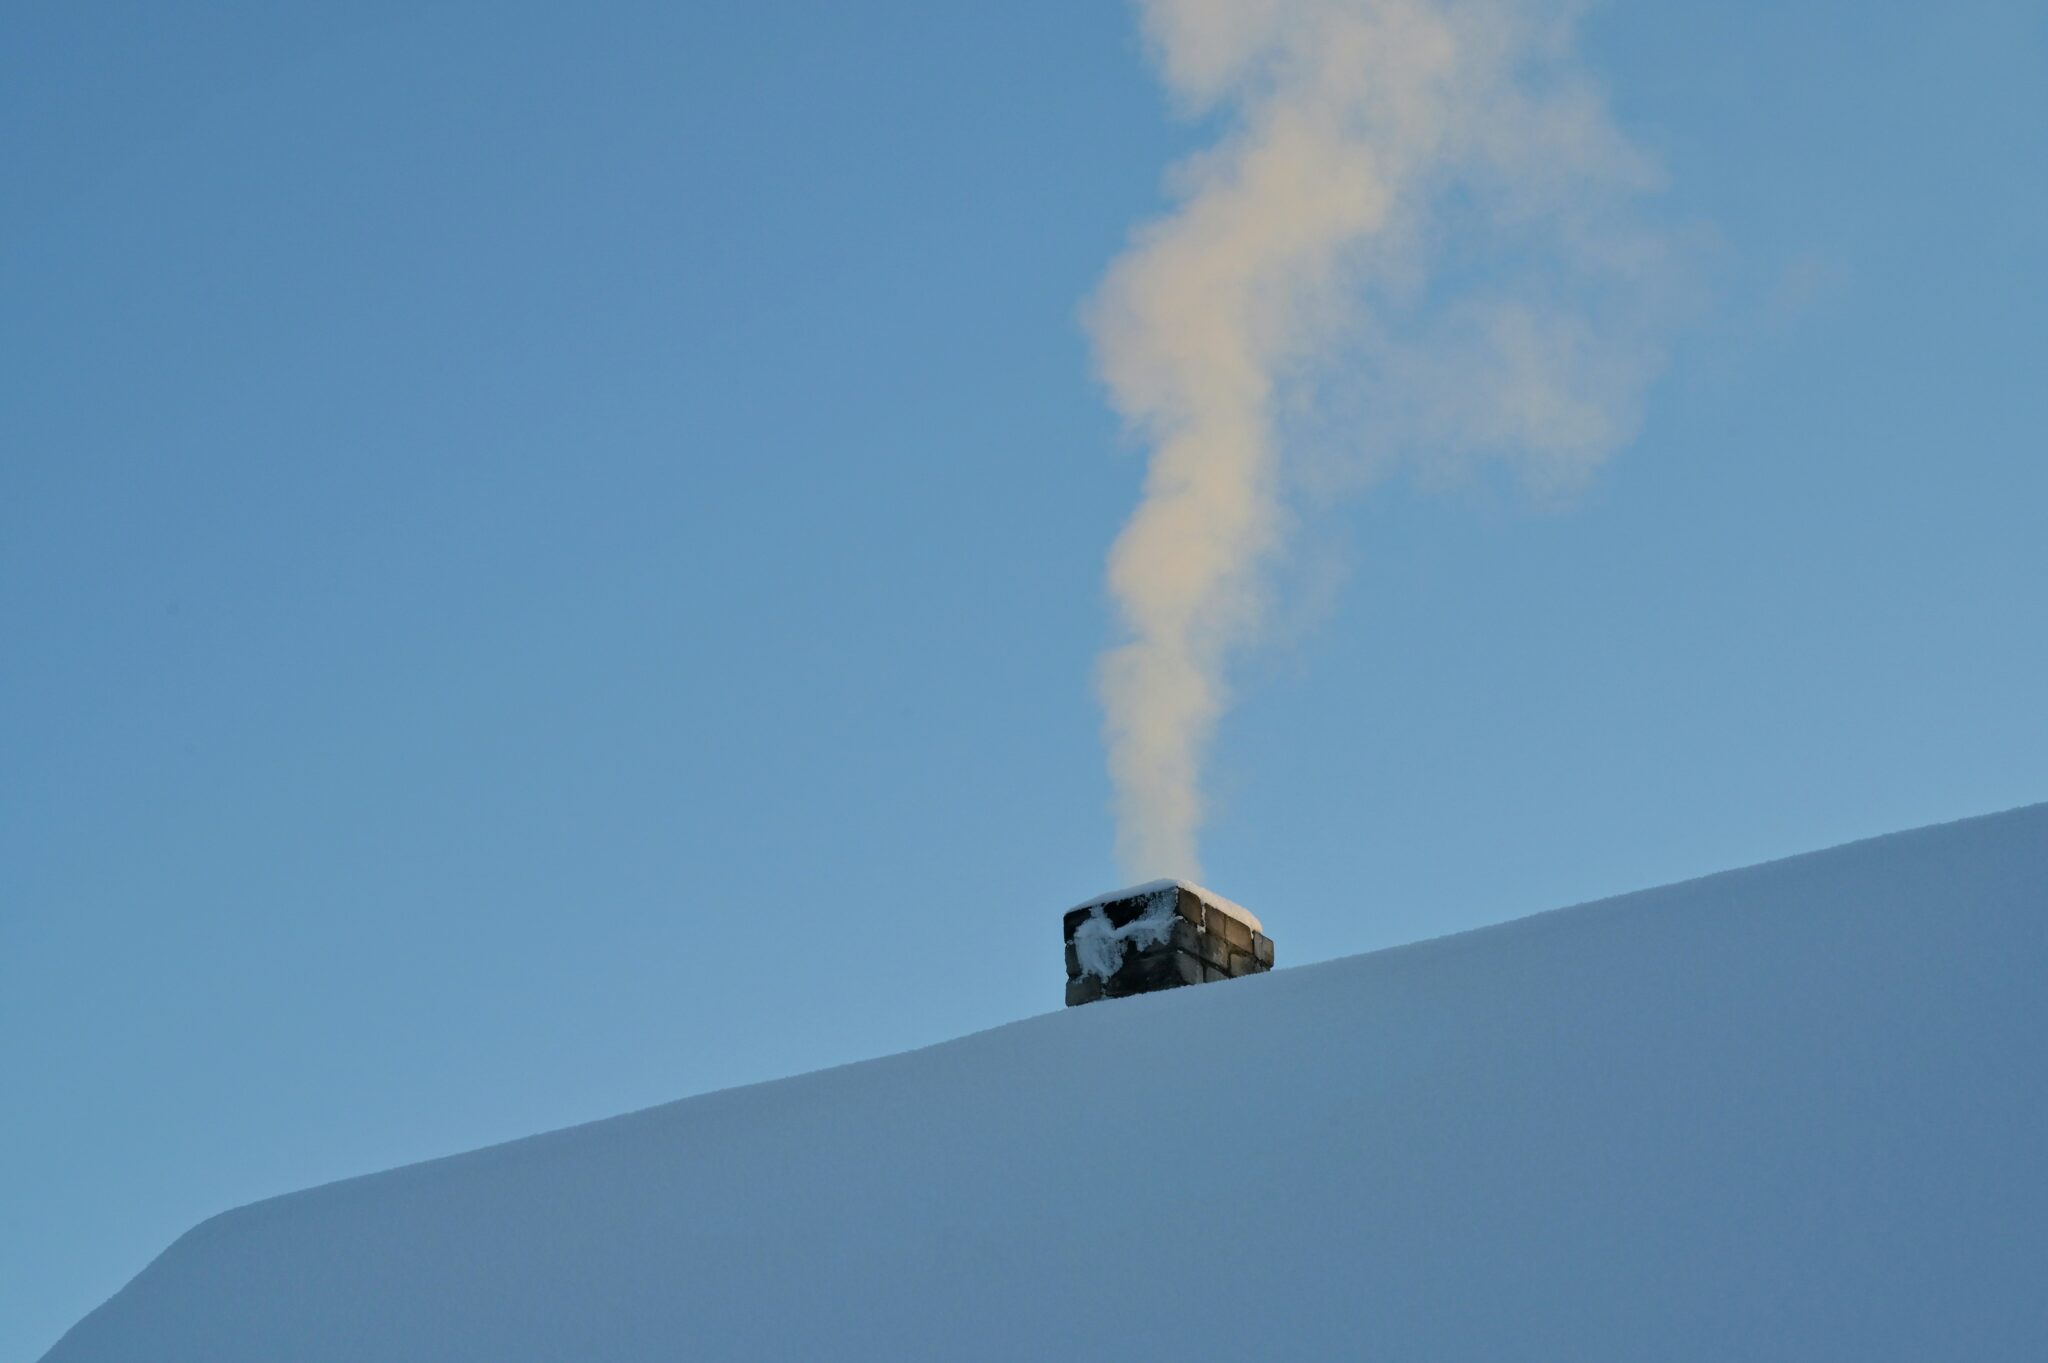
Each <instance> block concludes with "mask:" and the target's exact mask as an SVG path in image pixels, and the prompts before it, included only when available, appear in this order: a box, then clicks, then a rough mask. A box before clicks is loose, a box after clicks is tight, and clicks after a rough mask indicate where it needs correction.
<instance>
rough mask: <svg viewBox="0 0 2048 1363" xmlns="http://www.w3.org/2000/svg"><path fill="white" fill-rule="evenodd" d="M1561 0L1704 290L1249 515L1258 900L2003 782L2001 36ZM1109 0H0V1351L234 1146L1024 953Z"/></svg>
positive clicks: (1455, 886)
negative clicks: (1458, 440)
mask: <svg viewBox="0 0 2048 1363" xmlns="http://www.w3.org/2000/svg"><path fill="white" fill-rule="evenodd" d="M2044 25H2048V21H2044V16H2043V9H2042V7H2041V6H2040V5H2039V4H2038V3H2030V2H2024V0H1956V3H1949V4H1942V5H1927V4H1923V3H1903V2H1900V3H1892V2H1890V0H1886V3H1878V4H1870V3H1855V4H1851V3H1846V0H1843V2H1840V3H1836V2H1832V0H1830V2H1826V3H1823V2H1822V0H1769V3H1765V2H1764V0H1731V3H1726V4H1715V5H1694V4H1676V3H1662V2H1660V3H1632V2H1630V0H1613V3H1609V4H1605V5H1603V6H1600V7H1598V8H1597V9H1595V10H1594V11H1593V13H1592V14H1591V16H1590V17H1589V19H1588V20H1587V22H1586V24H1585V26H1584V30H1583V34H1582V44H1583V50H1584V53H1585V57H1586V60H1587V62H1588V63H1589V65H1590V66H1591V67H1592V69H1593V70H1594V72H1595V73H1596V74H1597V75H1598V77H1599V78H1600V80H1601V82H1602V83H1603V84H1604V85H1605V87H1606V89H1607V91H1608V93H1609V96H1610V99H1611V103H1612V109H1613V115H1614V118H1615V121H1616V122H1617V124H1618V125H1619V126H1620V127H1622V128H1623V130H1624V131H1626V132H1627V133H1628V134H1629V135H1630V136H1631V137H1633V138H1634V139H1635V140H1636V141H1637V142H1638V143H1639V144H1640V145H1641V146H1643V147H1645V148H1646V149H1648V150H1649V151H1650V152H1651V153H1652V154H1653V155H1654V156H1655V157H1656V158H1657V159H1658V161H1659V162H1660V163H1661V165H1662V167H1663V170H1664V174H1665V176H1666V179H1667V182H1668V189H1667V190H1666V192H1665V193H1664V194H1663V195H1662V198H1661V202H1660V205H1659V208H1658V211H1659V212H1660V213H1661V214H1663V215H1664V216H1665V218H1666V219H1667V220H1668V221H1670V222H1672V223H1675V224H1683V225H1684V230H1685V231H1686V233H1687V234H1688V239H1689V240H1692V241H1694V242H1695V243H1696V244H1697V253H1696V254H1697V276H1698V278H1697V283H1698V290H1697V292H1698V295H1699V301H1698V305H1697V307H1696V308H1695V309H1694V314H1693V315H1692V316H1691V317H1690V318H1689V319H1688V321H1687V322H1686V324H1685V326H1684V327H1683V328H1682V329H1680V330H1679V331H1677V332H1675V333H1674V339H1673V342H1672V344H1671V346H1670V349H1669V353H1668V357H1667V360H1666V363H1665V366H1664V369H1663V373H1662V377H1661V378H1660V379H1659V380H1658V381H1657V383H1656V384H1655V386H1654V387H1653V388H1652V389H1651V390H1650V392H1649V397H1648V407H1647V416H1646V420H1645V422H1644V425H1643V428H1642V431H1641V433H1640V435H1639V436H1638V437H1637V438H1636V439H1635V440H1634V441H1633V442H1632V443H1631V444H1630V445H1629V447H1628V448H1626V449H1624V450H1622V451H1621V452H1619V453H1618V454H1617V455H1616V456H1615V457H1614V458H1612V459H1611V460H1610V461H1609V462H1608V463H1607V464H1606V465H1605V466H1604V467H1603V468H1602V469H1601V471H1600V473H1599V475H1598V476H1597V478H1596V479H1595V480H1594V482H1593V483H1592V485H1591V486H1590V487H1589V488H1588V489H1587V490H1586V491H1585V492H1583V493H1582V494H1581V495H1579V496H1578V497H1576V498H1575V499H1573V500H1571V501H1570V502H1568V503H1566V504H1563V505H1549V504H1545V505H1540V506H1539V505H1532V504H1531V503H1530V501H1529V499H1527V498H1526V497H1524V496H1522V495H1520V494H1519V493H1518V492H1517V491H1516V490H1515V488H1514V487H1513V486H1512V485H1511V484H1508V483H1505V482H1496V481H1493V480H1488V479H1484V478H1482V479H1478V480H1476V481H1473V482H1471V483H1468V484H1465V485H1462V486H1454V487H1451V488H1448V489H1427V490H1426V489H1421V488H1418V487H1415V486H1413V485H1412V484H1411V483H1407V482H1402V481H1395V482H1392V483H1389V484H1386V485H1383V486H1381V487H1379V488H1377V489H1375V490H1373V491H1372V492H1371V493H1370V494H1369V495H1364V496H1360V497H1357V498H1355V499H1352V500H1349V501H1346V502H1344V503H1342V504H1340V505H1337V506H1335V507H1331V508H1326V509H1323V510H1320V511H1319V512H1317V514H1316V515H1315V516H1314V517H1313V518H1312V519H1313V521H1314V523H1315V527H1316V534H1315V536H1314V537H1313V544H1312V545H1310V546H1309V547H1308V548H1306V549H1304V551H1303V554H1302V558H1301V562H1300V563H1299V565H1298V571H1296V572H1293V573H1292V574H1291V575H1290V577H1289V581H1290V582H1291V583H1292V584H1293V585H1294V586H1295V587H1296V588H1297V589H1298V590H1296V591H1295V593H1294V594H1293V595H1292V596H1291V597H1290V598H1289V602H1288V604H1287V606H1286V608H1285V609H1284V610H1282V611H1281V612H1280V614H1281V616H1282V619H1281V622H1280V624H1279V625H1278V626H1276V628H1275V630H1274V634H1273V637H1272V638H1271V639H1270V640H1269V641H1268V643H1267V645H1266V646H1265V647H1263V648H1262V649H1260V650H1259V651H1257V652H1256V653H1252V654H1247V655H1245V656H1244V657H1243V658H1242V659H1241V660H1240V662H1239V664H1238V665H1237V666H1236V667H1235V668H1234V669H1233V673H1232V676H1233V680H1234V683H1235V687H1236V691H1237V704H1236V708H1235V709H1234V710H1233V711H1232V713H1231V714H1230V715H1229V716H1228V717H1227V718H1226V720H1225V721H1224V724H1223V727H1222V729H1221V731H1220V733H1219V737H1218V740H1217V744H1216V747H1215V750H1214V753H1213V756H1212V760H1211V774H1210V779H1209V788H1210V792H1211V796H1212V799H1213V801H1214V809H1213V812H1212V815H1211V818H1210V821H1209V823H1208V826H1207V828H1206V830H1205V833H1204V853H1205V859H1206V865H1207V872H1208V879H1209V881H1210V883H1212V884H1213V885H1214V886H1215V887H1216V888H1217V889H1218V890H1219V891H1221V892H1223V893H1225V894H1228V895H1230V896H1231V897H1233V898H1235V899H1239V900H1241V901H1243V902H1244V903H1245V904H1247V905H1248V906H1250V907H1251V908H1252V909H1254V910H1255V911H1256V912H1258V913H1259V914H1260V915H1261V916H1262V917H1263V918H1264V919H1265V921H1266V924H1267V925H1268V927H1269V929H1270V930H1271V932H1272V934H1273V936H1274V937H1275V939H1276V940H1277V942H1278V944H1279V951H1280V955H1281V964H1282V965H1283V966H1285V965H1286V964H1289V963H1301V962H1305V961H1312V960H1319V959H1324V958H1328V957H1332V956H1339V955H1345V954H1349V953H1353V952H1359V951H1366V950H1370V949H1373V948H1375V947H1380V946H1385V945H1389V944H1393V943H1399V942H1404V941H1408V940H1412V939H1415V938H1418V937H1423V936H1429V935H1434V934H1438V933H1443V932H1449V931H1454V930H1457V929H1460V928H1465V927H1470V926H1473V925H1476V924H1480V923H1484V922H1490V921H1495V920H1498V919H1503V918H1508V917H1513V916H1517V915H1520V914H1524V913H1527V912H1532V911H1535V910H1539V909H1543V908H1546V907H1551V906H1555V905H1558V904H1562V903H1568V902H1573V901H1578V900H1583V899H1587V898H1591V897H1595V896H1598V895H1602V894H1606V893H1610V892H1616V891H1621V890H1627V889H1631V888H1637V887H1641V886H1645V885H1650V884H1655V883H1659V882H1664V881H1670V880H1674V879H1679V878H1683V877H1687V876H1691V875H1695V874H1700V873H1704V872H1708V871H1712V870H1716V869H1720V868H1723V867H1727V866H1731V865H1737V864H1742V863H1747V862H1752V861H1757V860H1762V859H1765V858H1768V857H1772V856H1776V855H1780V854H1786V853H1791V852H1796V851H1800V850H1804V849H1808V848H1812V847H1816V846H1822V845H1826V844H1830V843H1835V842H1840V841H1843V840H1846V839H1849V838H1853V837H1858V836H1863V835H1867V834H1874V833H1879V832H1884V831H1888V830H1893V829H1898V828H1903V827H1908V826H1912V825H1916V824H1921V823H1928V822H1934V821H1939V820H1944V819H1949V818H1954V817H1959V816H1963V815H1967V814H1974V813H1981V812H1985V811H1990V810H1996V809H2001V808H2006V807H2010V806H2013V805H2018V804H2023V803H2028V802H2032V801H2036V800H2041V799H2043V798H2048V705H2044V703H2043V701H2042V697H2043V695H2044V694H2048V629H2044V624H2048V460H2044V457H2043V455H2044V437H2043V432H2044V429H2048V382H2044V381H2043V377H2042V376H2043V373H2044V372H2048V320H2044V318H2048V249H2044V244H2048V34H2044ZM1208 131H1209V130H1206V129H1204V128H1202V127H1199V126H1191V125H1189V124H1186V123H1184V122H1179V121H1176V120H1175V119H1174V117H1173V116H1172V115H1171V113H1170V112H1169V111H1168V109H1167V107H1166V104H1165V101H1164V100H1163V99H1162V98H1161V96H1160V93H1159V89H1158V86H1157V84H1156V81H1155V77H1154V74H1153V73H1152V72H1151V71H1150V70H1149V69H1148V67H1147V65H1146V62H1145V59H1144V53H1143V50H1142V48H1141V46H1140V44H1139V42H1138V39H1137V36H1136V27H1135V24H1134V22H1133V19H1132V16H1131V14H1130V12H1129V11H1127V10H1125V9H1123V8H1120V7H1118V6H1116V5H1106V4H1102V3H1100V2H1099V0H1071V2H1069V0H1056V2H1054V3H1038V4H1030V5H948V4H926V5H909V4H901V3H871V4H863V5H839V4H822V3H810V4H798V3H793V2H792V0H697V2H696V3H692V4H689V5H681V6H677V5H655V4H630V3H629V4H609V5H579V6H569V7H563V6H542V5H530V4H491V5H483V4H460V3H443V4H433V5H419V4H405V5H395V4H394V5H385V4H370V3H365V4H356V5H348V6H338V7H327V8H326V10H325V11H324V12H316V10H315V8H314V7H300V6H276V5H267V4H265V5H259V4H246V3H222V4H215V5H206V6H166V5H143V4H128V5H101V6H92V7H82V6H75V5H60V4H56V3H49V2H47V0H30V2H29V3H25V4H16V5H13V6H10V7H9V8H8V11H7V13H6V16H5V18H4V19H0V168H4V171H5V177H6V186H7V188H6V191H5V194H4V196H0V320H4V326H0V1360H7V1361H9V1363H12V1360H27V1359H32V1358H34V1357H36V1356H37V1355H38V1354H39V1353H40V1352H41V1351H42V1349H44V1348H46V1347H47V1346H48V1345H49V1344H50V1343H51V1342H52V1341H54V1339H55V1338H56V1336H57V1335H58V1334H59V1333H60V1332H61V1331H62V1330H63V1329H64V1328H65V1327H67V1326H68V1325H69V1324H70V1323H71V1322H72V1321H73V1320H75V1319H76V1318H77V1317H78V1316H79V1315H81V1314H82V1313H83V1312H85V1311H86V1310H88V1309H90V1308H91V1307H92V1306H94V1305H95V1304H97V1303H98V1302H99V1301H100V1300H102V1299H103V1298H105V1297H106V1296H107V1295H108V1294H110V1293H111V1292H112V1291H114V1290H115V1289H116V1288H118V1287H119V1286H120V1285H121V1284H122V1283H123V1282H124V1281H125V1280H126V1279H127V1278H128V1277H129V1276H131V1275H132V1274H133V1273H135V1272H136V1271H137V1270H139V1269H140V1268H141V1267H142V1266H143V1265H144V1264H145V1263H146V1262H147V1261H148V1260H149V1258H150V1257H151V1256H152V1255H153V1254H155V1253H156V1252H157V1251H158V1250H160V1249H161V1248H163V1247H164V1246H165V1245H166V1244H167V1243H168V1242H169V1241H170V1240H171V1239H172V1238H174V1237H175V1236H176V1235H178V1234H179V1233H180V1232H182V1231H183V1230H185V1229H187V1228H188V1227H190V1226H191V1225H193V1224H194V1223H196V1222H197V1221H199V1220H201V1219H203V1218H204V1217H206V1216H208V1215H210V1214H211V1213H213V1212H216V1211H219V1210H222V1209H225V1208H227V1207H230V1206H233V1205H238V1204H241V1203H245V1202H248V1201H251V1200H254V1199H257V1198H260V1197H263V1196H266V1195H269V1194H274V1193H279V1192H284V1191H287V1190H290V1189H294V1188H298V1187H302V1186H305V1185H308V1184H313V1183H318V1182H322V1181H326V1180H330V1179H335V1178H340V1177H345V1176H347V1175H350V1174H355V1173H361V1172H366V1171H370V1170H374V1169H378V1168H382V1167H386V1166H390V1165H393V1164H398V1163H402V1162H406V1161H412V1160H418V1159H423V1158H427V1157H430V1156H433V1155H437V1154H442V1153H448V1152H452V1151H456V1150H460V1149H464V1148H469V1147H474V1146H477V1145H481V1144H485V1143H489V1142H492V1141H497V1140H501V1139H506V1138H510V1137H515V1136H519V1135H523V1134H527V1133H530V1132H533V1131H537V1130H541V1129H545V1128H550V1127H555V1126H560V1125H564V1124H567V1123H571V1122H575V1121H580V1120H585V1119H590V1118H595V1117H600V1116H604V1115H608V1114H611V1113H615V1112H619V1111H622V1110H626V1109H630V1108H633V1107H637V1106H645V1105H648V1104H651V1103H656V1102H660V1101H663V1100H666V1099H670V1098H675V1097H679V1096H682V1095H685V1094H690V1093H695V1092H701V1091H704V1090H707V1089H712V1088H717V1087H722V1086H727V1085H731V1084H737V1083H744V1082H748V1081H751V1080H757V1079H763V1078H768V1077H772V1076H776V1075H782V1074H788V1073H792V1072H796V1071H801V1070H806V1069H812V1068H815V1067H818V1066H822V1065H829V1064H833V1063H837V1062H841V1061H846V1060H851V1059H855V1058H859V1057H863V1056H871V1055H876V1054H881V1053H886V1052H890V1051H895V1050H900V1049H903V1048H906V1047H910V1046H915V1045H919V1044H923V1043H927V1042H933V1041H939V1040H943V1039H945V1038H948V1037H952V1036H956V1035H959V1034H961V1033H964V1032H968V1031H971V1030H974V1029H977V1028H982V1027H987V1026H990V1025H993V1024H996V1023H1000V1022H1003V1021H1006V1020H1009V1019H1013V1018H1017V1017H1022V1016H1025V1015H1028V1014H1032V1013H1036V1012H1042V1011H1045V1010H1048V1009H1051V1008H1053V1007H1056V1006H1057V1005H1058V1004H1059V1001H1060V986H1061V983H1062V972H1061V968H1060V965H1059V960H1060V957H1059V946H1058V938H1057V934H1058V929H1057V915H1058V911H1059V910H1060V909H1062V908H1064V907H1065V906H1066V905H1067V904H1069V903H1071V902H1073V901H1075V900H1077V899H1080V898H1082V897H1084V896H1086V895H1088V894H1091V893H1093V892H1096V891H1098V890H1101V889H1104V888H1106V887H1108V886H1109V885H1111V884H1113V883H1114V882H1115V879H1116V875H1117V872H1116V868H1115V863H1114V860H1113V857H1112V844H1111V837H1112V829H1111V821H1110V818H1109V814H1108V805H1109V788H1108V783H1107V780H1106V778H1105V775H1104V769H1103V757H1102V750H1101V744H1100V742H1099V736H1098V726H1099V722H1100V719H1099V712H1098V710H1097V708H1096V704H1095V701H1094V698H1093V696H1092V694H1091V682H1090V676H1091V668H1092V667H1093V666H1094V660H1095V657H1096V655H1097V653H1098V652H1099V651H1100V649H1101V648H1102V647H1103V645H1104V644H1105V643H1106V642H1107V641H1108V640H1109V639H1110V637H1111V633H1112V622H1111V616H1110V613H1109V611H1108V608H1107V605H1106V602H1105V597H1104V593H1103V587H1102V562H1103V555H1104V553H1105V551H1106V549H1107V547H1108V545H1109V543H1110V542H1111V540H1112V539H1113V537H1114V536H1115V534H1116V532H1117V529H1118V527H1119V525H1120V524H1121V522H1122V521H1123V519H1124V518H1125V517H1126V516H1127V515H1128V514H1129V512H1130V509H1131V506H1132V504H1133V502H1134V499H1135V497H1136V495H1137V487H1138V480H1139V477H1140V473H1141V468H1142V464H1141V458H1140V452H1139V451H1138V450H1136V449H1135V448H1134V447H1133V446H1132V444H1131V442H1130V441H1129V440H1128V439H1127V438H1125V437H1124V436H1123V435H1122V434H1121V433H1120V430H1119V426H1118V422H1117V419H1116V418H1115V416H1114V415H1113V414H1112V413H1111V412H1110V411H1109V410H1108V407H1107V405H1106V404H1105V401H1104V394H1103V392H1102V389H1101V387H1100V385H1099V384H1098V382H1097V381H1096V379H1095V377H1094V375H1093V371H1092V362H1091V358H1090V353H1089V348H1088V342H1087V339H1086V336H1085V335H1084V333H1083V330H1082V328H1081V326H1080V324H1079V322H1078V320H1077V316H1078V308H1079V305H1080V303H1081V301H1082V300H1083V299H1084V298H1086V297H1087V296H1088V295H1089V294H1090V292H1091V291H1092V290H1093V289H1094V288H1095V286H1096V284H1097V282H1098V280H1099V279H1100V278H1101V276H1102V272H1103V270H1104V269H1105V267H1106V266H1107V264H1108V262H1109V261H1110V260H1111V259H1112V258H1113V257H1114V256H1115V255H1116V254H1117V252H1118V251H1119V250H1120V248H1121V247H1122V245H1123V243H1124V241H1125V239H1126V234H1127V233H1128V231H1129V230H1130V228H1131V226H1132V225H1133V224H1134V223H1136V222H1139V221H1141V220H1143V219H1144V218H1146V217H1148V216H1150V215H1152V214H1154V213H1156V212H1157V211H1158V210H1159V208H1160V206H1161V204H1162V202H1163V200H1162V197H1161V173H1162V170H1163V168H1164V167H1165V166H1166V165H1168V164H1169V163H1170V162H1172V161H1173V160H1174V159H1175V158H1176V157H1178V156H1180V155H1183V154H1185V153H1187V152H1188V151H1190V150H1192V149H1194V148H1196V147H1198V146H1200V145H1202V143H1203V141H1204V140H1205V138H1206V137H1207V136H1208Z"/></svg>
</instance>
